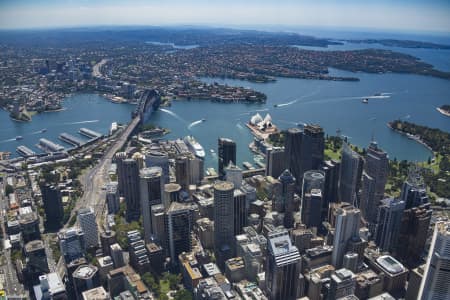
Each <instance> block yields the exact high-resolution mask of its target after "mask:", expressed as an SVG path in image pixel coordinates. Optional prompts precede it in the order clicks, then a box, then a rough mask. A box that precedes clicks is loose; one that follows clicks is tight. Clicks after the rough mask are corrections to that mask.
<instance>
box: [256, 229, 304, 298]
mask: <svg viewBox="0 0 450 300" xmlns="http://www.w3.org/2000/svg"><path fill="white" fill-rule="evenodd" d="M267 250H268V253H267V262H266V276H265V278H266V287H267V294H268V295H269V299H271V300H276V299H283V300H294V299H297V298H298V297H299V296H300V292H301V291H300V280H301V276H302V275H301V256H300V253H299V251H298V249H297V247H295V246H294V245H292V243H291V239H290V238H289V234H288V232H287V231H285V230H283V231H278V232H272V233H269V236H268V244H267Z"/></svg>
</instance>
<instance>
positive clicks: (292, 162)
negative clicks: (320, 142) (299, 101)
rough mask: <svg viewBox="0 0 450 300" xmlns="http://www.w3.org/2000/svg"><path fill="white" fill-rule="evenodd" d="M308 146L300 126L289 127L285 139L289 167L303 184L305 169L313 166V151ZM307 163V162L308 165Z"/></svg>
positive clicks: (298, 181) (299, 182)
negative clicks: (309, 150)
mask: <svg viewBox="0 0 450 300" xmlns="http://www.w3.org/2000/svg"><path fill="white" fill-rule="evenodd" d="M306 148H307V147H305V143H304V141H303V132H302V131H301V130H300V129H299V128H289V129H288V130H287V132H286V138H285V141H284V152H285V158H286V163H287V168H288V169H289V170H290V171H291V173H292V175H293V176H294V177H295V178H296V179H297V183H298V184H301V182H302V179H303V174H304V173H305V171H306V170H309V169H311V166H312V158H311V155H310V154H311V153H310V152H308V151H307V149H306ZM305 163H307V165H306V166H305ZM280 176H281V175H280Z"/></svg>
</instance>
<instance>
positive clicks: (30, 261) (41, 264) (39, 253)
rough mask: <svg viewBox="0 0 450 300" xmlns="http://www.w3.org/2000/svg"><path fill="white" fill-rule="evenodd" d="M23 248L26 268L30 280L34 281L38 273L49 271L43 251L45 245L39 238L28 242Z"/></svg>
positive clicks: (37, 277)
mask: <svg viewBox="0 0 450 300" xmlns="http://www.w3.org/2000/svg"><path fill="white" fill-rule="evenodd" d="M24 249H25V256H26V258H27V266H26V270H27V273H28V275H29V276H30V278H29V279H30V281H36V280H37V279H39V276H40V275H42V274H47V273H49V272H50V269H49V268H48V263H47V255H46V253H45V245H44V243H43V242H42V241H41V240H34V241H31V242H28V243H27V244H26V245H25V248H24Z"/></svg>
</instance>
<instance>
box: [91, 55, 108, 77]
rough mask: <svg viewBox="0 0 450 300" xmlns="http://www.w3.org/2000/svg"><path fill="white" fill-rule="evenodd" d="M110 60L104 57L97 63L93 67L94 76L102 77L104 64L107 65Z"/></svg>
mask: <svg viewBox="0 0 450 300" xmlns="http://www.w3.org/2000/svg"><path fill="white" fill-rule="evenodd" d="M107 62H108V59H105V58H104V59H102V60H101V61H100V62H99V63H98V64H96V65H95V66H94V67H92V76H93V77H102V76H103V75H102V72H101V69H102V67H103V65H105V64H106V63H107Z"/></svg>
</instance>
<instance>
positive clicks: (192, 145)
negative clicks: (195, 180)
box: [183, 135, 205, 159]
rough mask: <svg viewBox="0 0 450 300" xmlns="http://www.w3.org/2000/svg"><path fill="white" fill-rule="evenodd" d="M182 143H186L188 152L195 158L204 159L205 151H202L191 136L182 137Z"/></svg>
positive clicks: (200, 146)
mask: <svg viewBox="0 0 450 300" xmlns="http://www.w3.org/2000/svg"><path fill="white" fill-rule="evenodd" d="M183 141H184V142H185V143H186V145H187V146H188V148H189V150H190V151H191V152H192V153H194V154H195V156H197V157H198V158H202V159H203V158H205V150H204V149H203V147H202V145H200V144H199V142H197V141H196V140H195V138H194V137H193V136H192V135H188V136H186V137H184V139H183Z"/></svg>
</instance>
